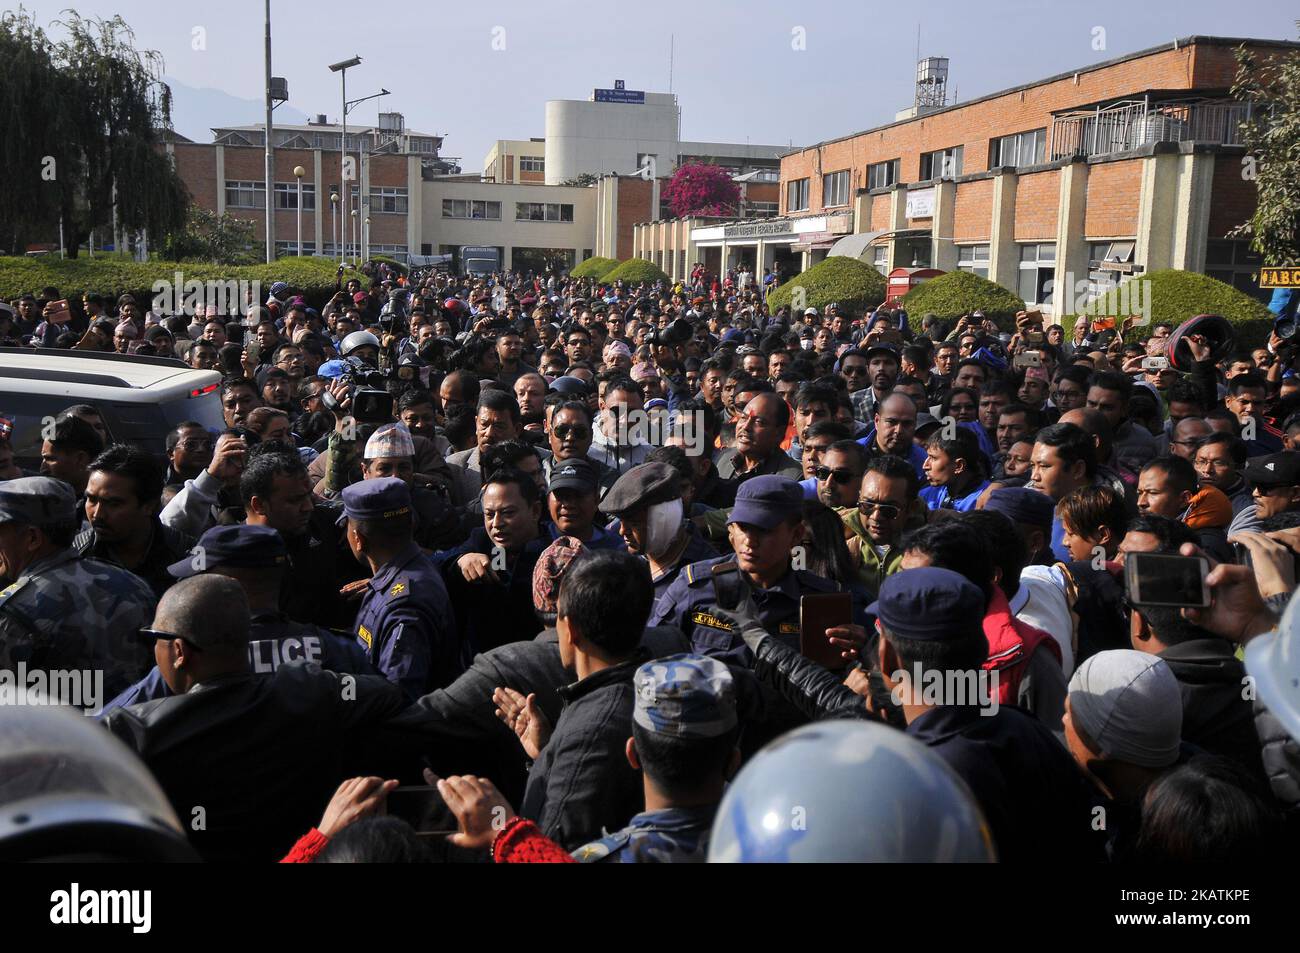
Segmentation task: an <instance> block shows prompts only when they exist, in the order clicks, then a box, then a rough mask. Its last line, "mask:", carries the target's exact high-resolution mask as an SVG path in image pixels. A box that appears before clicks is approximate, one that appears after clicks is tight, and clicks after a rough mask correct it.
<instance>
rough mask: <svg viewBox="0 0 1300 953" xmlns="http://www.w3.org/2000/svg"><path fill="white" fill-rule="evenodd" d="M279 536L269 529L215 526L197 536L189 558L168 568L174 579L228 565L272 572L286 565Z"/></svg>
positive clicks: (287, 559) (242, 524)
mask: <svg viewBox="0 0 1300 953" xmlns="http://www.w3.org/2000/svg"><path fill="white" fill-rule="evenodd" d="M288 561H289V556H288V550H287V549H286V548H285V545H284V540H283V539H282V538H281V537H280V534H279V533H278V532H276V531H275V530H273V529H271V527H269V526H249V525H248V524H246V523H237V524H235V525H234V526H214V527H212V529H210V530H208V531H207V532H206V533H204V534H203V535H202V536H200V537H199V542H198V544H197V545H196V546H195V547H194V548H193V549H192V550H190V555H189V556H187V557H185V558H184V559H182V560H179V561H178V562H174V563H172V564H171V565H170V566H168V567H167V571H168V572H169V573H171V574H172V575H173V576H175V577H176V578H177V579H186V578H188V577H190V576H197V575H198V574H199V573H201V572H207V571H208V570H210V569H216V568H217V567H218V566H228V567H230V568H232V569H274V568H277V567H280V566H285V565H287V564H288Z"/></svg>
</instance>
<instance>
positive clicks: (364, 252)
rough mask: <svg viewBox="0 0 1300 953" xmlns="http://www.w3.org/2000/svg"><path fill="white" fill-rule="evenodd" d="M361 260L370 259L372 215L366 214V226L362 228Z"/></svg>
mask: <svg viewBox="0 0 1300 953" xmlns="http://www.w3.org/2000/svg"><path fill="white" fill-rule="evenodd" d="M361 260H362V261H363V262H366V261H369V260H370V216H369V215H367V216H366V221H365V227H364V228H362V230H361Z"/></svg>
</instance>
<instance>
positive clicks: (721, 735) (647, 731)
mask: <svg viewBox="0 0 1300 953" xmlns="http://www.w3.org/2000/svg"><path fill="white" fill-rule="evenodd" d="M632 683H633V685H634V686H635V688H636V702H635V705H634V707H633V709H632V737H631V738H630V739H629V740H628V743H627V759H628V761H629V762H630V763H631V765H632V767H633V768H636V769H637V770H639V771H640V772H641V775H642V778H643V781H644V784H645V806H646V809H645V811H644V812H642V813H640V814H637V815H636V816H635V817H633V818H632V820H631V822H629V824H628V825H627V827H625V828H623V829H622V830H621V831H618V832H616V833H614V834H609V835H607V836H605V837H602V838H601V839H600V840H598V841H593V842H592V843H590V844H587V845H586V846H584V847H579V848H578V849H577V850H576V851H574V853H573V856H574V858H575V859H577V860H579V861H583V862H594V863H619V864H636V863H695V862H701V861H703V860H705V858H706V855H707V853H708V849H709V830H710V828H711V827H712V825H713V816H714V814H715V813H716V811H717V808H718V802H719V801H721V800H722V793H723V790H724V789H725V788H726V784H727V779H728V778H729V777H730V776H731V775H732V774H734V773H735V771H736V769H737V768H738V767H739V766H740V750H739V749H738V748H737V747H736V739H737V736H738V734H739V728H738V724H739V719H738V717H737V714H736V684H735V680H734V679H733V678H732V674H731V671H730V670H729V669H728V668H727V666H725V665H723V664H722V663H721V662H719V661H718V660H717V659H711V658H708V657H706V656H703V655H671V656H668V657H667V658H661V659H657V660H655V661H653V662H646V663H645V664H644V665H642V666H641V667H640V668H639V669H637V671H636V674H635V675H634V676H633V679H632ZM683 766H689V769H688V770H683Z"/></svg>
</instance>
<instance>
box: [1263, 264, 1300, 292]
mask: <svg viewBox="0 0 1300 953" xmlns="http://www.w3.org/2000/svg"><path fill="white" fill-rule="evenodd" d="M1259 286H1260V287H1261V288H1300V268H1261V269H1260V270H1259Z"/></svg>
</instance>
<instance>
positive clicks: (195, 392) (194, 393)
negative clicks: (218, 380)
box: [190, 384, 221, 397]
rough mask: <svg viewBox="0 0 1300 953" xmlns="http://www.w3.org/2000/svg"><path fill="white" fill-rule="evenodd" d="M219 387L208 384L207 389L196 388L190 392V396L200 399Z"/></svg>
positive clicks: (218, 385)
mask: <svg viewBox="0 0 1300 953" xmlns="http://www.w3.org/2000/svg"><path fill="white" fill-rule="evenodd" d="M220 386H221V385H220V384H209V385H208V386H207V387H196V388H194V390H192V391H190V396H191V397H202V396H203V395H204V394H211V393H212V392H213V391H214V390H216V389H217V388H218V387H220Z"/></svg>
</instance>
